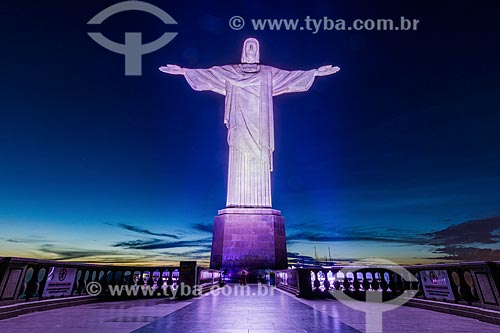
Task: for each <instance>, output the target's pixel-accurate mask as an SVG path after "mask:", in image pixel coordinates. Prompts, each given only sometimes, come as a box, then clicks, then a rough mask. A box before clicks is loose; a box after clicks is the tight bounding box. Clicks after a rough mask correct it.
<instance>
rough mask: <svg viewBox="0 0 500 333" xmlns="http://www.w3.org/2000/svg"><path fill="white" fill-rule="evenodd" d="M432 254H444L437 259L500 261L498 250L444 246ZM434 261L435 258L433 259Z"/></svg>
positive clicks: (499, 251)
mask: <svg viewBox="0 0 500 333" xmlns="http://www.w3.org/2000/svg"><path fill="white" fill-rule="evenodd" d="M434 253H442V254H446V256H442V257H438V258H437V259H444V260H459V261H497V260H500V250H498V249H479V248H475V247H459V246H445V247H443V248H439V249H437V250H436V251H434ZM433 259H436V258H433Z"/></svg>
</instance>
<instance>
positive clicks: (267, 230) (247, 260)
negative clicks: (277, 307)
mask: <svg viewBox="0 0 500 333" xmlns="http://www.w3.org/2000/svg"><path fill="white" fill-rule="evenodd" d="M287 265H288V262H287V252H286V236H285V219H284V218H283V216H281V212H280V211H279V210H275V209H271V208H226V209H222V210H219V215H218V216H216V217H215V220H214V234H213V239H212V253H211V258H210V268H213V269H227V270H229V271H232V272H235V271H239V270H242V269H246V270H259V269H285V268H287Z"/></svg>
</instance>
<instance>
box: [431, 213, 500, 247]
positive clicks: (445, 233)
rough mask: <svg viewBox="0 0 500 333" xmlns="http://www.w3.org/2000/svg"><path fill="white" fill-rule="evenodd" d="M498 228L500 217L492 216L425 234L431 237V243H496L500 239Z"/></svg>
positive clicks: (446, 244)
mask: <svg viewBox="0 0 500 333" xmlns="http://www.w3.org/2000/svg"><path fill="white" fill-rule="evenodd" d="M498 230H500V217H491V218H487V219H479V220H471V221H467V222H464V223H460V224H454V225H451V226H449V227H448V228H446V229H443V230H440V231H436V232H431V233H428V234H425V235H426V236H430V237H431V239H430V241H429V244H432V245H444V246H463V245H466V244H474V243H476V244H477V243H480V244H495V243H498V242H499V240H500V236H499V235H498Z"/></svg>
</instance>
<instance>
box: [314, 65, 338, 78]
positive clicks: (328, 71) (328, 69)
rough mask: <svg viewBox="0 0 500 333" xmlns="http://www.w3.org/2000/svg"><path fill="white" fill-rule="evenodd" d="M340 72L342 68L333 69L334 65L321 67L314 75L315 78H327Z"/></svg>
mask: <svg viewBox="0 0 500 333" xmlns="http://www.w3.org/2000/svg"><path fill="white" fill-rule="evenodd" d="M339 70H340V67H337V66H335V67H333V66H332V65H326V66H321V67H320V68H318V69H317V70H316V73H314V75H315V76H327V75H332V74H335V73H337V72H338V71H339Z"/></svg>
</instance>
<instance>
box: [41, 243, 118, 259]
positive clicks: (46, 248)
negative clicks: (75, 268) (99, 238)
mask: <svg viewBox="0 0 500 333" xmlns="http://www.w3.org/2000/svg"><path fill="white" fill-rule="evenodd" d="M38 250H39V251H41V252H43V253H45V254H51V255H55V256H57V257H56V258H53V259H54V260H72V259H79V258H87V257H110V256H116V257H113V258H114V259H115V260H118V259H119V258H122V257H124V256H125V255H126V254H125V253H123V251H109V250H89V249H77V248H68V247H56V246H54V245H52V244H44V245H42V246H40V247H39V248H38ZM103 259H104V258H103ZM99 261H100V260H99Z"/></svg>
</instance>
